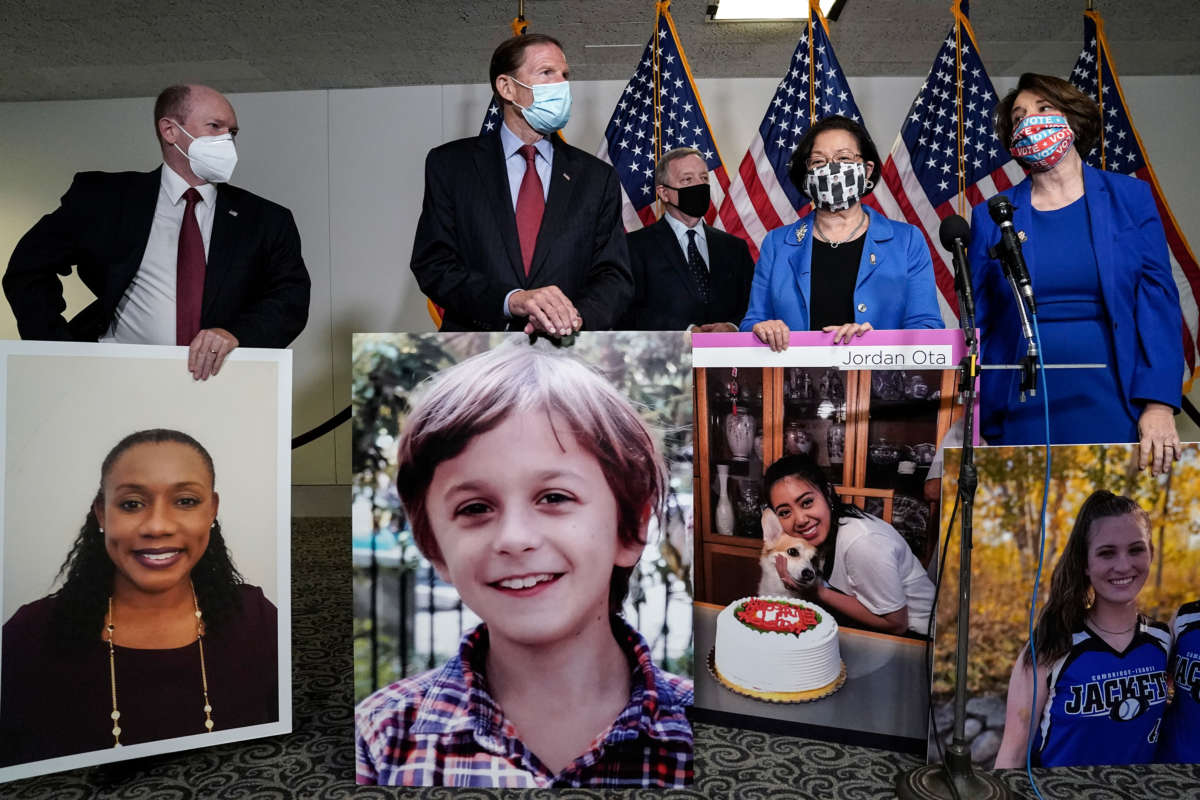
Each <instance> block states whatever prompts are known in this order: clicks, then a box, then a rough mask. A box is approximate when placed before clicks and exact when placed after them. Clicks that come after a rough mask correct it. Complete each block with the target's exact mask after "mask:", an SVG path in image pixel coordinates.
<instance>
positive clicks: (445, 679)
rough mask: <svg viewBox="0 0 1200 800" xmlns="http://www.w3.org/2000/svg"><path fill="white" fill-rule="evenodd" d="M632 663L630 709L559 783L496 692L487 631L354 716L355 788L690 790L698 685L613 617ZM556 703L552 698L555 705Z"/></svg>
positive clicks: (363, 706)
mask: <svg viewBox="0 0 1200 800" xmlns="http://www.w3.org/2000/svg"><path fill="white" fill-rule="evenodd" d="M613 631H614V633H615V634H616V636H617V640H618V642H620V644H621V648H622V650H624V651H625V654H626V656H627V657H628V658H629V661H630V664H632V665H633V691H632V694H631V695H630V698H629V704H628V705H626V706H625V710H624V711H622V712H621V713H620V715H619V716H618V717H617V719H616V720H615V721H614V722H613V724H612V725H611V726H610V727H609V728H608V730H606V731H604V732H603V733H601V734H600V735H599V736H597V737H596V738H595V739H594V740H593V741H592V743H591V745H589V746H588V749H587V751H586V752H585V753H583V754H582V755H580V756H579V757H578V758H576V759H575V760H574V761H573V762H571V763H570V764H569V765H567V767H566V768H565V769H564V770H563V771H562V772H560V773H559V774H557V775H555V774H554V773H552V772H550V771H549V770H548V769H547V768H546V766H545V765H544V764H542V762H541V761H540V760H539V759H538V758H537V756H535V755H534V754H533V753H532V752H530V751H529V749H528V748H526V747H525V745H524V744H523V743H522V742H521V740H520V739H518V738H517V731H516V728H515V727H514V726H513V724H512V722H511V721H509V720H508V719H506V718H505V716H504V712H503V711H501V709H500V707H499V706H498V705H497V704H496V701H495V700H493V699H492V697H491V695H490V694H489V693H488V688H487V680H486V676H485V675H484V674H483V671H482V666H483V664H484V657H485V656H486V654H487V647H488V638H487V626H486V625H480V626H479V627H477V628H475V630H473V631H471V632H470V633H468V634H467V635H466V636H464V637H463V641H462V644H461V645H460V647H459V652H458V655H457V656H455V657H454V658H452V659H450V660H449V661H447V662H446V664H445V665H443V666H442V667H441V668H440V669H435V670H431V671H429V672H426V673H423V674H421V675H417V676H415V677H412V678H405V679H403V680H400V681H397V682H396V683H393V684H392V685H391V686H387V687H385V688H383V689H380V690H379V691H377V692H375V694H373V695H371V696H370V697H368V698H367V699H366V700H364V701H363V702H362V703H360V704H359V706H358V708H357V709H356V710H355V714H354V716H355V751H356V759H357V762H358V764H357V780H358V782H359V783H362V784H375V783H379V784H390V785H399V786H486V787H496V788H514V789H515V788H529V787H564V786H587V787H593V788H614V789H615V788H623V787H631V786H656V787H673V786H684V785H686V784H689V783H691V782H692V726H691V723H689V722H688V719H687V717H686V716H685V710H686V709H685V707H686V706H690V705H691V704H692V682H691V681H690V680H687V679H685V678H679V677H676V676H674V675H670V674H668V673H665V672H663V671H661V670H660V669H658V667H656V666H655V665H654V662H653V660H652V659H651V657H650V650H649V648H647V647H646V642H645V640H643V639H642V637H641V634H639V633H638V632H637V631H635V630H634V629H633V628H631V627H630V626H629V625H628V624H627V623H625V621H624V620H621V619H619V618H614V620H613ZM548 700H549V698H548Z"/></svg>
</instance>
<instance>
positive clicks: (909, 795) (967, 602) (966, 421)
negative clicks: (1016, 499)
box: [896, 0, 1016, 800]
mask: <svg viewBox="0 0 1200 800" xmlns="http://www.w3.org/2000/svg"><path fill="white" fill-rule="evenodd" d="M950 11H951V13H952V14H953V15H954V51H955V53H954V69H955V83H957V85H958V89H957V93H956V96H955V100H956V104H955V117H956V124H957V126H958V152H957V156H958V207H959V209H960V214H961V213H962V211H963V210H965V209H964V203H965V202H966V196H967V194H966V163H965V162H966V156H965V152H964V145H963V141H964V130H963V128H964V115H963V103H962V91H963V80H962V50H963V44H962V42H963V25H964V24H967V25H968V26H969V24H970V23H968V22H967V20H966V17H965V15H964V14H963V11H962V3H961V0H954V2H953V3H951V5H950ZM960 303H961V298H960ZM959 324H960V325H962V326H963V327H964V336H965V338H966V341H967V342H971V341H972V340H973V338H974V337H973V334H974V331H973V330H970V328H973V327H974V320H969V319H967V318H966V314H965V313H964V314H962V315H960V317H959ZM974 355H975V354H973V353H972V354H971V355H970V356H968V358H967V359H964V362H963V365H962V368H963V369H964V375H963V379H962V381H961V383H960V394H961V398H962V401H963V451H962V459H961V461H960V463H959V470H958V502H959V506H960V514H959V521H960V523H961V529H960V535H959V543H958V561H959V564H958V632H957V642H956V650H955V658H954V661H955V668H954V732H953V735H952V738H951V741H950V745H949V746H948V747H947V748H946V752H945V761H944V762H943V763H941V764H926V765H925V766H923V767H917V768H916V769H913V770H909V771H908V772H905V773H901V774H900V776H899V777H898V778H897V779H896V793H897V794H898V795H899V796H900V797H901V798H902V799H903V800H1007V799H1008V798H1014V800H1015V798H1016V795H1015V794H1014V793H1013V792H1012V790H1011V789H1009V788H1008V786H1007V785H1006V784H1005V783H1004V782H1003V781H1001V780H1000V779H999V778H997V777H996V776H995V775H992V774H991V773H986V772H977V771H976V770H975V769H974V765H973V764H972V763H971V748H970V746H969V745H968V744H967V737H966V719H967V660H968V656H967V651H968V643H969V642H970V620H971V541H972V538H973V530H972V528H973V526H972V521H973V510H974V506H975V489H976V487H977V485H978V483H979V478H978V474H977V472H976V469H975V447H974V439H975V436H974V431H973V424H974V419H975V375H976V374H978V373H976V372H975V360H974ZM968 369H969V371H967V370H968ZM944 578H945V576H944V575H939V576H938V579H939V580H942V579H944ZM936 611H937V609H936V608H935V609H933V610H932V611H931V612H930V613H936ZM930 716H931V717H932V714H931V715H930Z"/></svg>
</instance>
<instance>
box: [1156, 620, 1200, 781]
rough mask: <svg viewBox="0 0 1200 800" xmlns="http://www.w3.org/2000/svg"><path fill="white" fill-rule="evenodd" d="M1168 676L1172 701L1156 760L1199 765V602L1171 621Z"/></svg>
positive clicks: (1164, 720) (1165, 718)
mask: <svg viewBox="0 0 1200 800" xmlns="http://www.w3.org/2000/svg"><path fill="white" fill-rule="evenodd" d="M1171 641H1172V644H1171V662H1170V669H1169V674H1170V676H1171V682H1172V684H1173V685H1174V688H1175V691H1174V699H1173V700H1172V701H1171V705H1170V706H1169V707H1168V708H1167V713H1166V716H1165V717H1164V718H1163V734H1162V736H1160V737H1159V739H1158V760H1159V761H1161V762H1164V763H1167V764H1174V763H1193V764H1194V763H1197V762H1200V600H1193V601H1192V602H1190V603H1185V604H1183V605H1182V606H1180V608H1179V611H1178V612H1176V614H1175V617H1174V618H1173V619H1172V620H1171Z"/></svg>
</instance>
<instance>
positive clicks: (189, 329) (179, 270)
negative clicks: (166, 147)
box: [175, 187, 204, 345]
mask: <svg viewBox="0 0 1200 800" xmlns="http://www.w3.org/2000/svg"><path fill="white" fill-rule="evenodd" d="M183 197H184V199H185V200H187V207H186V208H184V209H183V224H182V225H180V227H179V252H178V255H177V256H176V259H175V344H182V345H188V344H191V343H192V339H195V338H196V334H197V333H199V332H200V303H201V301H202V300H203V299H204V238H203V237H202V236H201V235H200V223H198V222H196V203H197V202H199V200H200V193H199V192H198V191H196V189H195V188H194V187H193V188H190V189H188V190H187V191H186V192H184V193H183Z"/></svg>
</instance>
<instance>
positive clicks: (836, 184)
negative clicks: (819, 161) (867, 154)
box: [804, 161, 867, 211]
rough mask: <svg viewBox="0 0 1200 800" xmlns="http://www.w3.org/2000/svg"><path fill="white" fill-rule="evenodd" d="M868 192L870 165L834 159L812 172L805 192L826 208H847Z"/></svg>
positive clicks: (818, 204)
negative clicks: (842, 162)
mask: <svg viewBox="0 0 1200 800" xmlns="http://www.w3.org/2000/svg"><path fill="white" fill-rule="evenodd" d="M866 191H867V165H866V164H862V163H859V162H856V161H848V162H846V163H844V164H841V163H838V162H836V161H831V162H829V163H828V164H825V165H824V166H821V167H815V168H814V169H811V170H809V171H808V175H807V176H806V177H805V179H804V193H805V194H807V195H808V197H809V199H810V200H812V202H813V205H814V206H816V207H817V208H819V209H821V210H822V211H844V210H845V209H847V208H849V207H850V206H852V205H854V204H855V203H857V202H858V201H859V200H861V199H862V196H863V195H864V194H866Z"/></svg>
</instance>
